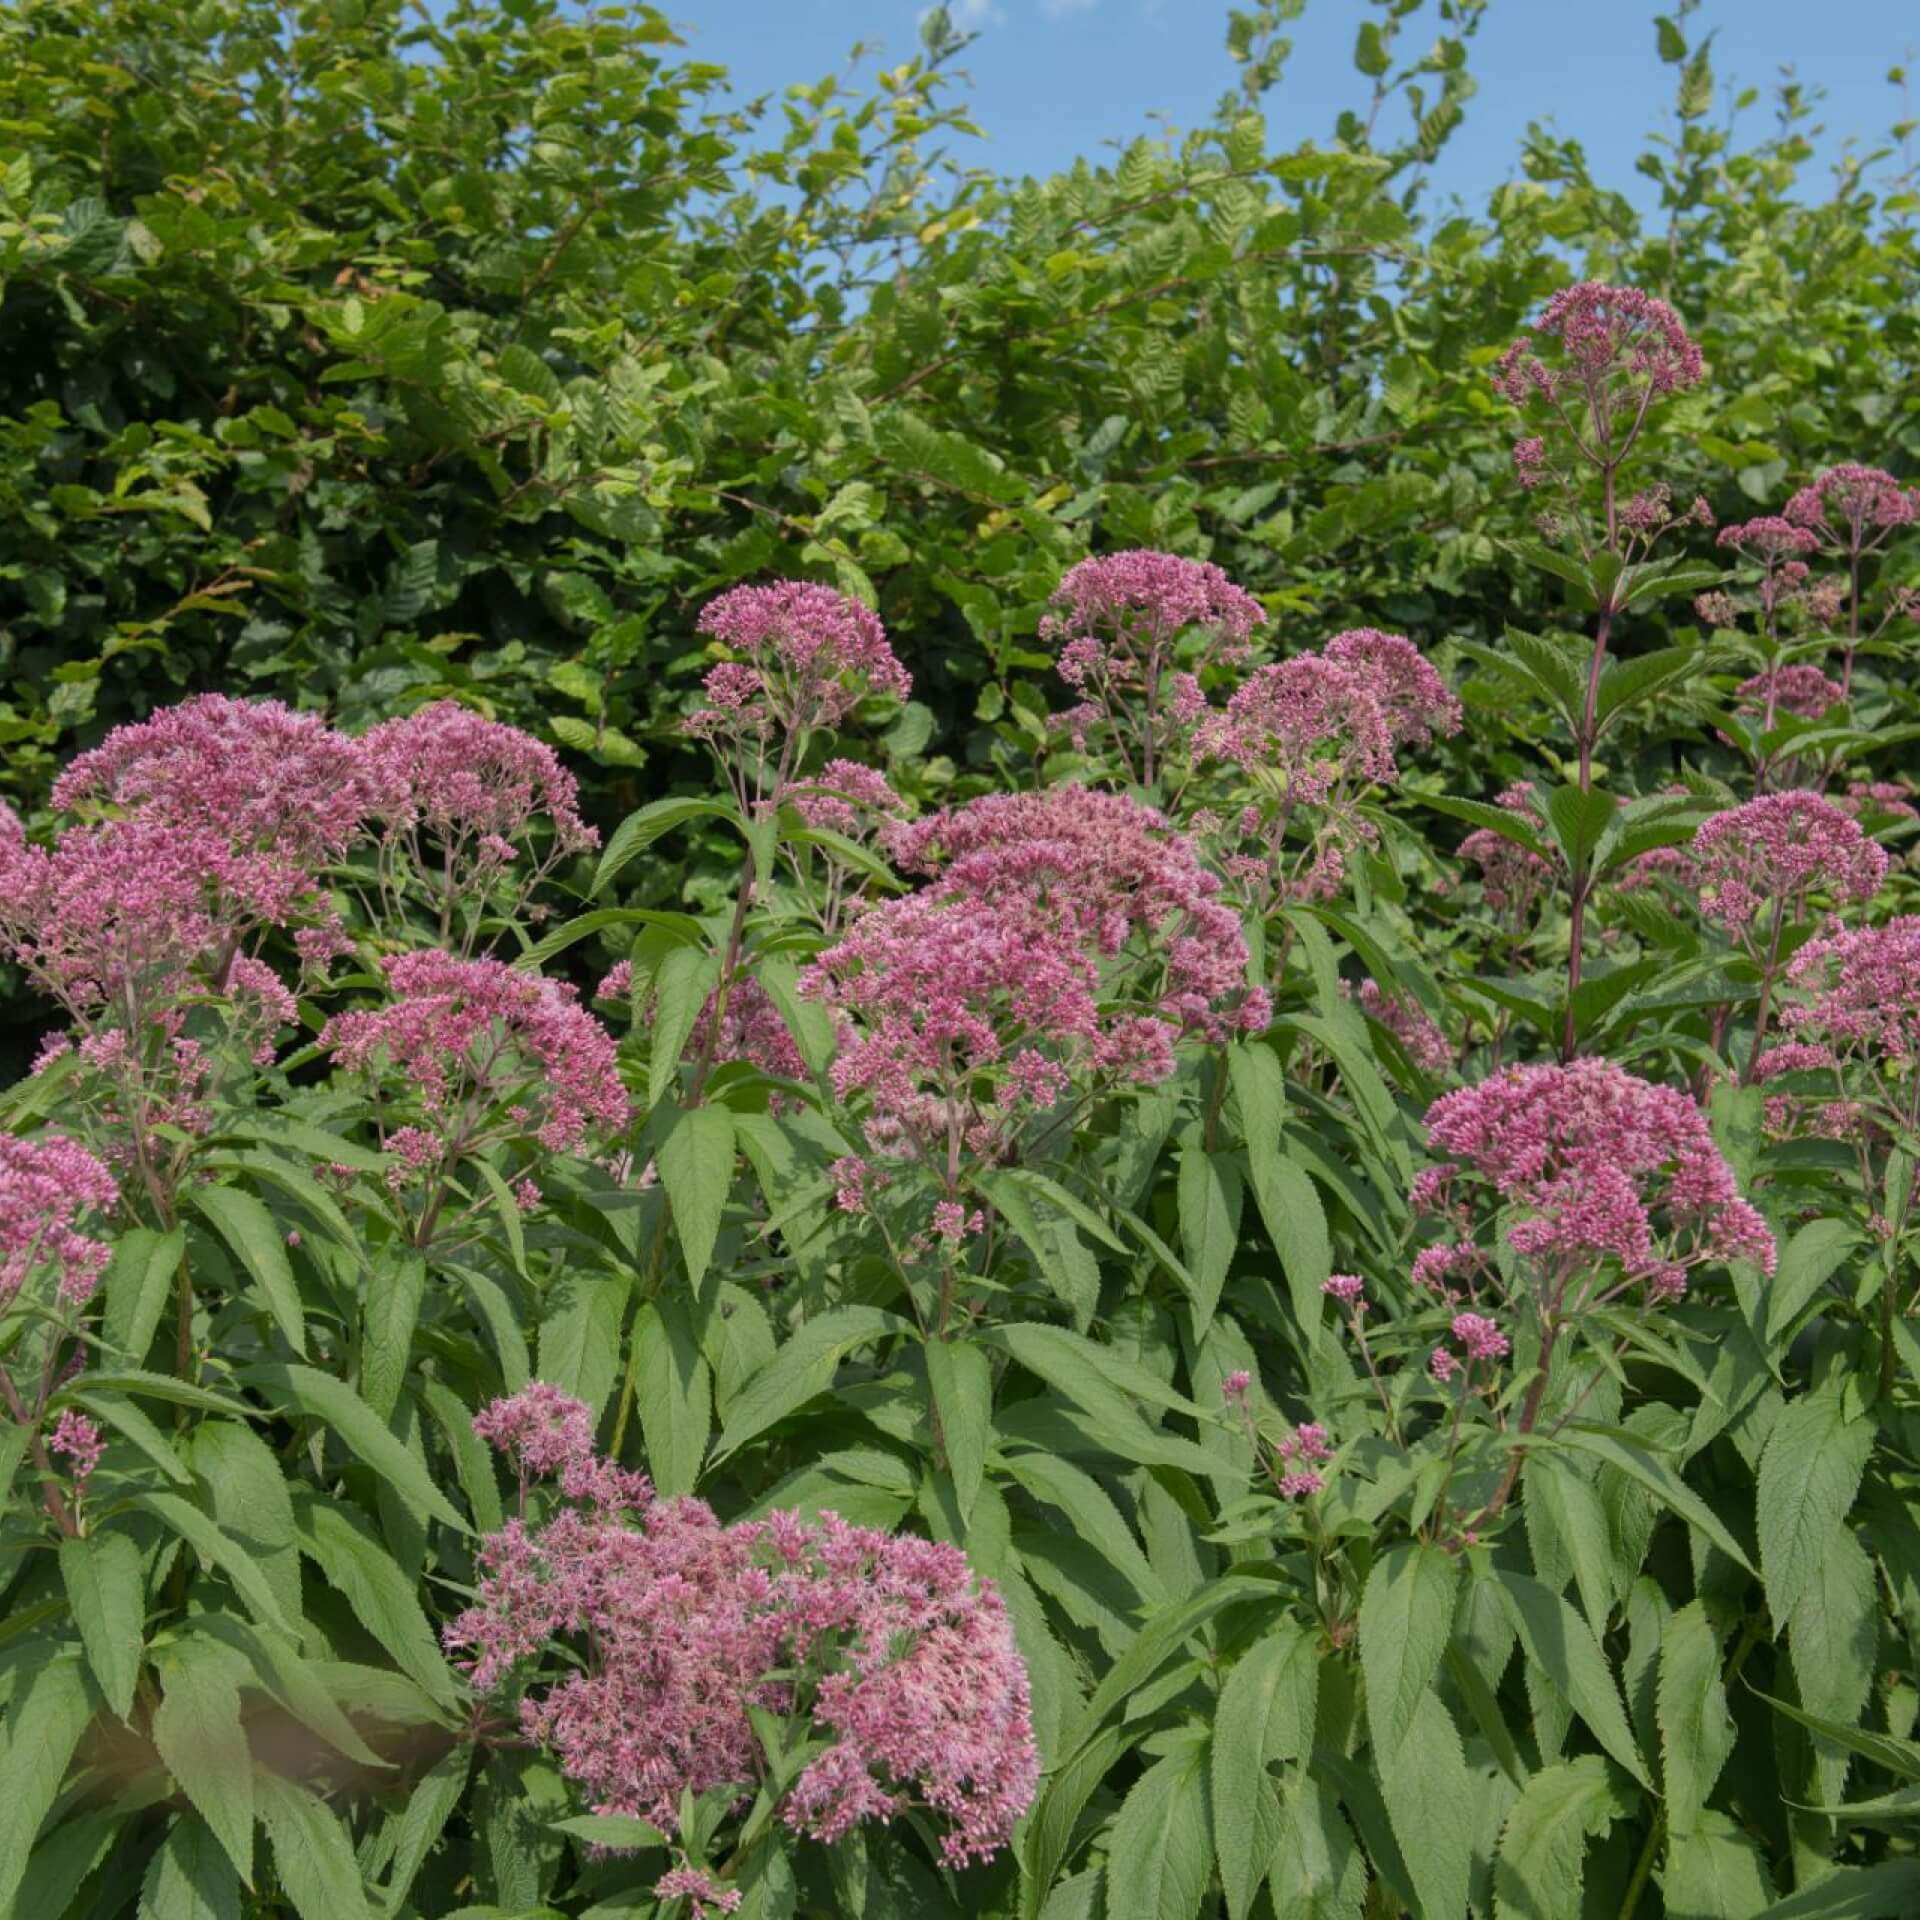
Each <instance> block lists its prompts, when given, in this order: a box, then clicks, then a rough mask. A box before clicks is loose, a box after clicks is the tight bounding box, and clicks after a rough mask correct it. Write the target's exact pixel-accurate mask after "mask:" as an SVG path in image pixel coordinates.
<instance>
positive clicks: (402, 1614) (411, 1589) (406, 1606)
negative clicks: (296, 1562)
mask: <svg viewBox="0 0 1920 1920" xmlns="http://www.w3.org/2000/svg"><path fill="white" fill-rule="evenodd" d="M293 1514H294V1522H295V1525H296V1526H297V1528H298V1529H299V1542H300V1550H301V1551H302V1552H303V1553H305V1554H306V1555H307V1557H308V1558H309V1559H310V1560H312V1561H313V1563H314V1565H315V1566H317V1567H318V1568H319V1569H320V1571H321V1572H322V1573H323V1574H325V1575H326V1578H327V1582H328V1584H329V1585H330V1586H332V1587H333V1588H334V1589H335V1590H336V1591H337V1592H338V1593H339V1594H340V1595H341V1597H342V1598H343V1599H344V1600H345V1601H346V1603H347V1605H348V1606H349V1607H351V1608H352V1609H353V1614H354V1618H355V1619H356V1620H358V1621H359V1622H360V1624H361V1625H362V1626H363V1627H365V1628H366V1630H367V1631H368V1632H369V1633H370V1634H372V1636H373V1637H374V1639H376V1640H377V1641H379V1643H380V1644H381V1646H383V1647H384V1648H385V1649H386V1650H387V1652H388V1653H389V1654H390V1655H392V1657H393V1663H394V1665H395V1666H397V1667H398V1668H399V1669H400V1671H401V1672H402V1673H404V1674H406V1675H407V1677H408V1678H409V1679H411V1680H414V1681H416V1682H418V1684H419V1685H420V1687H421V1688H422V1689H423V1690H424V1691H425V1692H426V1693H427V1694H429V1695H430V1696H431V1697H432V1698H433V1699H434V1700H436V1701H438V1702H439V1704H440V1705H441V1706H443V1707H446V1708H447V1709H449V1711H451V1710H454V1709H456V1708H458V1707H459V1705H460V1704H461V1702H462V1700H463V1699H464V1697H465V1693H464V1689H463V1688H462V1687H461V1685H460V1683H459V1682H458V1681H457V1680H456V1679H455V1678H454V1676H453V1670H452V1669H451V1668H450V1667H449V1666H448V1665H447V1662H446V1658H445V1656H444V1655H443V1654H442V1653H441V1651H440V1642H439V1638H438V1636H437V1635H436V1634H435V1632H434V1630H433V1626H432V1623H431V1622H430V1621H429V1620H428V1619H427V1616H426V1613H425V1611H424V1610H423V1609H422V1607H421V1605H420V1601H419V1597H418V1593H417V1591H416V1589H415V1584H414V1582H413V1581H412V1580H410V1579H409V1578H408V1577H407V1575H406V1574H405V1573H404V1572H402V1571H401V1568H400V1564H399V1562H398V1561H396V1560H395V1559H394V1557H393V1556H392V1554H390V1553H389V1552H388V1551H387V1550H386V1548H385V1547H384V1546H382V1545H381V1543H380V1540H379V1537H378V1536H377V1535H376V1534H375V1532H374V1530H373V1528H372V1527H371V1526H369V1525H368V1524H367V1522H366V1521H365V1520H364V1519H363V1518H362V1517H361V1516H360V1515H359V1514H358V1513H357V1512H355V1511H354V1510H353V1509H352V1508H350V1507H346V1506H342V1505H341V1504H340V1503H339V1502H338V1501H335V1500H329V1499H328V1498H327V1497H326V1496H325V1495H324V1494H320V1493H316V1492H314V1491H313V1490H312V1489H310V1488H305V1487H302V1488H300V1489H298V1490H297V1491H296V1493H295V1496H294V1502H293Z"/></svg>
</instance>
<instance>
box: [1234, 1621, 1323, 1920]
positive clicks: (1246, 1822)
mask: <svg viewBox="0 0 1920 1920" xmlns="http://www.w3.org/2000/svg"><path fill="white" fill-rule="evenodd" d="M1318 1656H1319V1649H1318V1647H1317V1646H1316V1645H1315V1643H1314V1636H1313V1635H1312V1634H1311V1633H1309V1632H1308V1631H1307V1629H1306V1628H1305V1627H1303V1626H1301V1625H1300V1624H1299V1623H1298V1622H1297V1621H1292V1620H1289V1621H1286V1622H1284V1623H1283V1624H1282V1625H1281V1626H1279V1627H1278V1628H1277V1629H1276V1630H1275V1631H1274V1632H1272V1633H1270V1634H1269V1635H1267V1637H1266V1638H1265V1639H1263V1640H1259V1641H1256V1642H1255V1644H1254V1645H1253V1646H1252V1647H1251V1648H1250V1649H1249V1650H1248V1651H1247V1652H1246V1653H1244V1654H1242V1655H1241V1656H1240V1658H1239V1660H1238V1661H1236V1662H1235V1663H1234V1667H1233V1671H1232V1672H1231V1673H1229V1674H1228V1675H1227V1681H1226V1685H1225V1686H1223V1687H1222V1688H1221V1689H1220V1701H1219V1704H1218V1706H1217V1707H1216V1708H1215V1709H1214V1716H1213V1822H1214V1847H1215V1850H1216V1852H1217V1853H1218V1855H1219V1860H1220V1883H1221V1885H1222V1886H1223V1887H1224V1888H1225V1890H1226V1896H1227V1911H1228V1913H1229V1914H1230V1915H1231V1916H1232V1917H1233V1920H1242V1916H1243V1915H1244V1914H1245V1913H1246V1912H1247V1910H1248V1909H1249V1908H1250V1907H1251V1906H1252V1905H1253V1901H1254V1897H1255V1896H1256V1895H1257V1894H1258V1892H1259V1890H1260V1882H1261V1881H1262V1880H1263V1879H1265V1878H1266V1875H1267V1871H1268V1869H1269V1868H1270V1867H1271V1866H1272V1864H1273V1858H1274V1850H1275V1848H1276V1847H1277V1846H1278V1845H1279V1841H1280V1803H1279V1794H1278V1789H1277V1786H1276V1783H1275V1781H1274V1779H1273V1776H1272V1775H1271V1774H1270V1773H1269V1772H1268V1771H1267V1767H1268V1764H1269V1762H1271V1761H1275V1760H1293V1759H1297V1758H1299V1757H1300V1756H1301V1755H1303V1754H1305V1753H1307V1752H1308V1751H1309V1750H1310V1749H1311V1748H1312V1746H1313V1719H1314V1709H1315V1703H1316V1700H1317V1698H1318V1693H1319V1669H1318V1665H1317V1661H1318Z"/></svg>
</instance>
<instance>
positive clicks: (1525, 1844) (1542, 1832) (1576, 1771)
mask: <svg viewBox="0 0 1920 1920" xmlns="http://www.w3.org/2000/svg"><path fill="white" fill-rule="evenodd" d="M1634 1804H1635V1801H1634V1796H1633V1795H1631V1794H1630V1793H1627V1792H1625V1791H1623V1789H1622V1788H1621V1786H1620V1785H1619V1783H1618V1782H1617V1781H1616V1780H1615V1778H1614V1775H1613V1770H1612V1769H1611V1768H1610V1767H1609V1766H1608V1765H1607V1763H1606V1761H1605V1760H1603V1759H1602V1758H1601V1757H1600V1755H1598V1754H1597V1753H1588V1754H1582V1755H1581V1756H1580V1758H1579V1759H1577V1760H1571V1761H1568V1762H1566V1763H1565V1764H1564V1765H1561V1766H1555V1767H1547V1768H1545V1769H1543V1770H1542V1771H1541V1772H1539V1773H1536V1774H1535V1775H1534V1776H1533V1778H1532V1779H1531V1780H1529V1781H1528V1782H1527V1784H1526V1786H1525V1788H1524V1789H1523V1790H1522V1792H1521V1794H1520V1797H1519V1799H1517V1800H1516V1801H1515V1802H1514V1803H1513V1807H1512V1809H1511V1811H1510V1812H1509V1813H1508V1815H1507V1820H1506V1825H1505V1826H1504V1827H1503V1828H1502V1829H1501V1832H1500V1851H1499V1854H1498V1855H1497V1856H1496V1858H1495V1860H1494V1867H1493V1889H1494V1913H1495V1916H1496V1920H1567V1917H1568V1916H1569V1915H1572V1914H1577V1913H1579V1912H1580V1910H1581V1907H1580V1902H1581V1894H1582V1888H1583V1885H1584V1881H1585V1864H1586V1851H1587V1842H1588V1840H1589V1839H1593V1838H1598V1837H1600V1836H1602V1835H1604V1834H1605V1833H1606V1832H1607V1830H1608V1828H1610V1827H1611V1826H1612V1825H1613V1823H1614V1821H1615V1820H1617V1819H1620V1818H1622V1817H1623V1816H1625V1815H1627V1814H1629V1813H1631V1812H1632V1811H1633V1808H1634Z"/></svg>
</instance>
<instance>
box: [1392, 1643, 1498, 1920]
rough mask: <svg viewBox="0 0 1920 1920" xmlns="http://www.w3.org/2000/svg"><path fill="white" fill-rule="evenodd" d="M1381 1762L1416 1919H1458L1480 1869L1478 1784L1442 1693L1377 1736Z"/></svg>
mask: <svg viewBox="0 0 1920 1920" xmlns="http://www.w3.org/2000/svg"><path fill="white" fill-rule="evenodd" d="M1446 1618H1447V1619H1451V1618H1452V1615H1451V1612H1449V1613H1448V1614H1447V1616H1446ZM1374 1765H1375V1767H1376V1769H1377V1770H1378V1774H1379V1780H1380V1794H1381V1798H1382V1799H1383V1800H1384V1801H1385V1802H1386V1807H1387V1818H1388V1820H1389V1821H1390V1822H1391V1824H1392V1827H1393V1833H1394V1838H1395V1839H1396V1840H1398V1841H1399V1843H1400V1853H1401V1856H1402V1858H1403V1859H1404V1860H1405V1861H1406V1868H1407V1875H1408V1879H1409V1881H1410V1884H1409V1885H1408V1886H1407V1887H1405V1888H1404V1889H1403V1891H1405V1892H1406V1893H1407V1894H1409V1895H1410V1896H1411V1897H1412V1899H1413V1902H1414V1912H1415V1920H1453V1916H1455V1915H1456V1914H1461V1913H1464V1912H1465V1911H1466V1907H1467V1887H1468V1883H1469V1880H1470V1879H1471V1876H1472V1873H1473V1831H1474V1792H1473V1781H1472V1778H1471V1776H1470V1775H1469V1774H1468V1772H1467V1763H1466V1759H1465V1756H1464V1755H1463V1753H1462V1751H1461V1747H1460V1734H1459V1730H1458V1729H1457V1728H1456V1727H1455V1726H1454V1724H1453V1716H1452V1715H1451V1714H1450V1713H1448V1711H1447V1710H1446V1708H1445V1707H1444V1706H1443V1705H1442V1704H1441V1702H1440V1696H1439V1695H1438V1694H1437V1693H1435V1692H1433V1691H1432V1690H1431V1689H1429V1690H1428V1691H1426V1692H1425V1693H1422V1694H1421V1695H1420V1696H1419V1698H1418V1700H1417V1701H1416V1703H1415V1705H1414V1710H1413V1715H1412V1717H1411V1719H1409V1720H1408V1722H1407V1725H1406V1729H1405V1731H1404V1733H1403V1734H1402V1736H1401V1738H1400V1740H1399V1741H1398V1742H1397V1743H1396V1744H1395V1745H1394V1746H1392V1747H1389V1748H1385V1749H1383V1748H1381V1747H1380V1746H1379V1744H1378V1743H1377V1742H1376V1743H1375V1747H1374Z"/></svg>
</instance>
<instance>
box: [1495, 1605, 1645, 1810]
mask: <svg viewBox="0 0 1920 1920" xmlns="http://www.w3.org/2000/svg"><path fill="white" fill-rule="evenodd" d="M1492 1578H1493V1579H1494V1581H1495V1582H1496V1583H1497V1586H1498V1591H1499V1593H1500V1596H1501V1599H1502V1601H1503V1602H1504V1604H1505V1607H1506V1611H1507V1616H1508V1618H1509V1619H1510V1620H1511V1621H1512V1622H1513V1627H1514V1631H1515V1632H1516V1633H1518V1634H1519V1636H1520V1644H1521V1646H1522V1647H1523V1648H1525V1650H1526V1655H1527V1658H1528V1660H1529V1661H1531V1662H1532V1663H1533V1665H1534V1666H1535V1667H1536V1668H1537V1669H1538V1670H1539V1671H1540V1672H1541V1673H1542V1674H1543V1675H1544V1676H1545V1677H1546V1679H1547V1680H1549V1681H1550V1682H1551V1683H1552V1685H1553V1688H1554V1690H1555V1692H1556V1693H1558V1694H1559V1695H1560V1697H1561V1698H1562V1699H1563V1700H1565V1701H1566V1703H1567V1704H1568V1705H1569V1706H1570V1707H1572V1709H1573V1710H1574V1712H1575V1713H1577V1714H1578V1715H1579V1716H1580V1718H1581V1719H1582V1720H1584V1721H1585V1722H1586V1723H1587V1727H1588V1729H1589V1731H1590V1732H1591V1733H1592V1734H1593V1737H1594V1738H1595V1739H1596V1740H1598V1741H1599V1742H1600V1744H1601V1746H1603V1747H1604V1748H1605V1749H1606V1750H1607V1752H1608V1753H1610V1754H1611V1755H1612V1756H1613V1758H1614V1759H1615V1760H1617V1761H1618V1762H1619V1763H1620V1764H1621V1766H1623V1767H1625V1768H1626V1770H1627V1771H1628V1772H1629V1773H1630V1774H1632V1775H1633V1777H1634V1778H1635V1779H1636V1780H1638V1781H1639V1782H1640V1783H1641V1784H1642V1785H1643V1786H1646V1785H1650V1784H1651V1782H1650V1781H1649V1780H1648V1779H1647V1770H1646V1763H1645V1762H1644V1761H1643V1760H1642V1759H1641V1758H1640V1754H1639V1751H1638V1749H1637V1748H1636V1747H1635V1746H1634V1744H1633V1734H1632V1732H1631V1730H1630V1729H1629V1728H1628V1726H1627V1715H1626V1709H1625V1708H1624V1707H1623V1706H1622V1705H1621V1703H1620V1690H1619V1687H1618V1686H1617V1685H1616V1683H1615V1681H1614V1677H1613V1672H1612V1670H1611V1668H1609V1667H1608V1665H1607V1661H1606V1656H1605V1655H1604V1654H1603V1653H1602V1652H1601V1651H1600V1643H1599V1642H1598V1641H1597V1640H1596V1639H1595V1638H1594V1636H1593V1629H1592V1628H1591V1627H1589V1626H1588V1625H1587V1623H1586V1622H1585V1621H1584V1620H1583V1619H1581V1617H1580V1615H1579V1614H1578V1613H1577V1612H1576V1611H1575V1610H1574V1609H1573V1607H1572V1606H1570V1605H1569V1604H1568V1603H1567V1602H1566V1601H1565V1600H1563V1599H1562V1598H1561V1597H1560V1596H1559V1594H1557V1593H1555V1592H1553V1591H1552V1590H1551V1589H1550V1588H1547V1587H1543V1586H1542V1585H1541V1584H1540V1583H1539V1581H1537V1580H1530V1579H1528V1578H1527V1576H1526V1575H1525V1574H1523V1573H1516V1572H1513V1571H1512V1570H1510V1569H1508V1568H1504V1567H1502V1568H1497V1569H1495V1571H1494V1573H1493V1575H1492Z"/></svg>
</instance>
